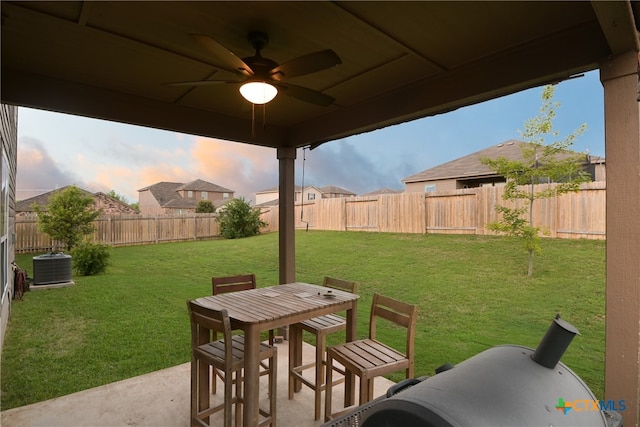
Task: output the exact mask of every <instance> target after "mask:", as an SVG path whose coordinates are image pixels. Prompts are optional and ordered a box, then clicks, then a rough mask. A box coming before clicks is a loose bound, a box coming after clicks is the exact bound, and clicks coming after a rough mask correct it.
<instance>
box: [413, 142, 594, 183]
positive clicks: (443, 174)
mask: <svg viewBox="0 0 640 427" xmlns="http://www.w3.org/2000/svg"><path fill="white" fill-rule="evenodd" d="M526 144H528V143H527V142H524V141H518V140H516V139H510V140H508V141H505V142H502V143H500V144H497V145H492V146H491V147H489V148H485V149H484V150H480V151H477V152H475V153H472V154H469V155H467V156H464V157H460V158H458V159H455V160H452V161H450V162H447V163H443V164H441V165H438V166H435V167H433V168H431V169H427V170H424V171H422V172H419V173H417V174H415V175H411V176H409V177H407V178H405V179H403V180H402V182H404V183H410V182H422V181H436V180H441V179H454V178H475V177H491V176H498V175H497V174H496V173H495V172H494V171H492V170H491V169H489V167H488V166H486V165H483V164H482V163H481V162H480V159H482V158H490V159H496V158H499V157H504V158H506V159H508V160H516V161H517V160H523V156H522V146H523V145H526ZM569 154H578V153H576V152H574V151H567V155H569ZM602 162H604V159H603V158H601V157H597V156H585V163H602Z"/></svg>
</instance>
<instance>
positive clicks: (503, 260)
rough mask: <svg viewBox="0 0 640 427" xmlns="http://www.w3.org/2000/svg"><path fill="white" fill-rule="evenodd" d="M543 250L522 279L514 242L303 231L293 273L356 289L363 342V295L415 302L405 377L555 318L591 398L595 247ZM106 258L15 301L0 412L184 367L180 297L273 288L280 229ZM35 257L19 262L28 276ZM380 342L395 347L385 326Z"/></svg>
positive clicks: (595, 381)
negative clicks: (571, 332) (236, 280)
mask: <svg viewBox="0 0 640 427" xmlns="http://www.w3.org/2000/svg"><path fill="white" fill-rule="evenodd" d="M542 246H543V253H542V254H540V255H539V256H538V257H537V258H536V261H535V267H534V277H533V278H527V277H526V269H527V255H526V253H525V252H524V250H522V248H521V244H520V242H519V241H518V240H514V239H511V238H506V237H483V236H456V235H410V234H383V233H364V232H328V231H310V232H304V231H300V232H298V233H297V234H296V254H297V257H296V265H297V269H296V278H297V280H298V281H304V282H310V283H318V284H320V283H322V278H323V276H324V275H325V274H326V275H332V276H335V277H340V278H345V279H351V280H356V281H357V282H358V283H359V293H360V294H361V300H360V304H359V314H358V333H359V335H360V336H365V335H366V334H367V332H368V312H369V307H370V304H371V295H372V294H373V293H374V292H379V293H382V294H385V295H388V296H391V297H394V298H397V299H401V300H404V301H409V302H413V303H415V304H418V305H419V318H418V328H417V335H416V355H415V357H416V370H415V372H416V376H421V375H432V374H433V371H434V369H435V368H436V367H438V366H440V365H442V364H444V363H446V362H451V363H454V364H455V363H459V362H461V361H463V360H465V359H467V358H469V357H472V356H473V355H475V354H477V353H478V352H481V351H483V350H485V349H487V348H490V347H492V346H495V345H500V344H519V345H524V346H528V347H532V348H535V347H536V346H537V345H538V342H539V341H540V339H541V338H542V336H543V335H544V333H545V332H546V330H547V328H548V326H549V325H550V323H551V322H552V319H553V317H554V316H555V315H556V313H561V314H562V317H563V318H564V319H565V320H567V321H568V322H570V323H572V324H573V325H574V326H576V327H577V328H578V329H579V330H580V333H581V335H579V336H577V337H576V338H575V339H574V340H573V342H572V344H571V345H570V346H569V349H568V350H567V352H566V354H565V355H564V357H563V358H562V361H563V362H564V363H565V364H567V365H568V366H569V367H570V368H571V369H572V370H573V371H575V372H576V373H577V374H578V375H579V376H580V377H581V378H582V379H583V380H584V381H585V382H586V383H587V385H588V386H589V387H590V388H591V389H592V391H593V392H594V394H595V395H596V397H598V398H600V397H602V394H603V387H604V386H603V384H604V293H605V242H603V241H590V240H551V239H545V240H543V242H542ZM111 254H112V262H113V265H112V266H111V267H110V268H109V269H108V271H107V273H106V274H101V275H98V276H92V277H74V280H75V282H76V286H73V287H69V288H61V289H53V290H47V291H37V292H28V293H27V294H26V295H25V298H24V300H23V301H14V304H13V309H12V317H11V320H10V322H9V326H8V329H7V334H6V339H5V344H4V349H3V353H2V401H1V405H2V409H3V410H4V409H9V408H12V407H16V406H22V405H25V404H29V403H33V402H37V401H40V400H45V399H49V398H53V397H56V396H60V395H65V394H68V393H72V392H75V391H79V390H83V389H87V388H90V387H95V386H98V385H102V384H106V383H110V382H113V381H118V380H121V379H125V378H129V377H132V376H136V375H140V374H143V373H147V372H150V371H154V370H158V369H162V368H166V367H170V366H174V365H177V364H180V363H184V362H187V361H188V360H189V340H190V337H189V333H190V332H189V326H188V325H189V321H188V318H187V312H186V305H185V300H187V299H188V298H196V297H200V296H203V295H208V294H210V292H211V276H212V275H220V276H222V275H231V274H240V273H246V272H255V273H256V276H257V279H258V284H259V286H270V285H276V284H277V282H278V235H277V233H271V234H266V235H261V236H257V237H252V238H247V239H239V240H215V241H201V242H188V243H172V244H160V245H149V246H132V247H124V248H115V249H112V250H111ZM32 257H33V255H20V256H18V257H17V262H18V264H19V265H20V266H21V267H23V268H26V269H27V270H28V271H29V273H30V275H31V272H32V261H31V259H32ZM381 335H382V339H383V340H388V341H393V340H394V339H395V337H393V335H394V334H393V331H391V330H384V329H383V330H382V331H381ZM391 378H392V379H393V380H396V381H397V380H400V379H401V376H399V375H397V376H393V377H391Z"/></svg>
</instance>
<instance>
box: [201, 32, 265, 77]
mask: <svg viewBox="0 0 640 427" xmlns="http://www.w3.org/2000/svg"><path fill="white" fill-rule="evenodd" d="M191 37H193V38H194V39H195V40H196V41H197V42H198V43H200V44H201V45H202V46H203V47H204V48H205V49H207V50H208V51H209V53H210V54H211V55H213V56H214V58H216V59H217V60H219V61H222V63H223V64H225V66H227V67H231V68H223V67H219V68H220V69H222V70H225V71H229V72H231V73H242V74H244V75H245V76H252V75H253V70H252V69H251V67H249V66H248V65H247V64H246V63H245V62H244V61H243V60H242V59H240V58H238V57H237V56H236V55H235V54H234V53H233V52H231V51H230V50H229V49H227V48H226V47H224V46H222V45H221V44H220V43H218V42H217V41H215V40H213V39H212V38H211V37H209V36H204V35H201V34H191Z"/></svg>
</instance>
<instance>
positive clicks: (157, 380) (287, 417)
mask: <svg viewBox="0 0 640 427" xmlns="http://www.w3.org/2000/svg"><path fill="white" fill-rule="evenodd" d="M277 346H278V410H277V411H278V412H277V424H278V425H279V426H281V427H312V426H320V425H322V420H318V421H314V420H313V392H312V391H311V390H310V389H309V388H308V387H302V391H301V392H300V393H297V394H296V396H295V397H294V399H293V400H289V399H288V396H287V387H288V380H287V375H286V372H287V363H288V341H285V342H284V343H279V344H277ZM314 351H315V349H314V347H313V346H311V345H308V344H305V345H304V348H303V360H305V361H307V360H308V361H312V360H313V358H314V355H315V353H314ZM312 371H313V370H310V371H309V374H312ZM189 379H190V363H185V364H182V365H178V366H174V367H172V368H168V369H163V370H160V371H156V372H151V373H149V374H145V375H141V376H138V377H134V378H129V379H126V380H123V381H118V382H115V383H111V384H107V385H104V386H100V387H96V388H92V389H89V390H85V391H81V392H77V393H73V394H70V395H67V396H62V397H58V398H55V399H51V400H47V401H43V402H38V403H34V404H31V405H27V406H22V407H19V408H13V409H9V410H6V411H2V412H1V413H0V425H2V427H31V426H33V427H36V426H37V427H72V426H73V427H75V426H95V427H119V426H149V427H151V426H153V427H159V426H167V427H173V426H175V427H189V425H190V424H189V399H190V395H189V384H190V380H189ZM391 385H393V382H391V381H389V380H387V379H385V378H376V381H375V395H376V397H377V396H380V395H383V394H384V393H385V392H386V391H387V389H388V388H389V387H390V386H391ZM343 387H344V385H343V384H341V385H338V386H336V387H335V388H334V400H333V402H334V404H333V405H334V407H335V408H336V409H339V408H341V407H342V406H341V405H342V397H343ZM218 394H220V392H218ZM261 396H266V390H265V391H264V392H261ZM323 411H324V402H323ZM214 417H216V419H215V421H216V422H215V423H214V425H216V424H217V425H221V424H222V422H221V420H220V418H221V413H220V414H216V415H214ZM212 419H213V418H212ZM218 421H219V422H218Z"/></svg>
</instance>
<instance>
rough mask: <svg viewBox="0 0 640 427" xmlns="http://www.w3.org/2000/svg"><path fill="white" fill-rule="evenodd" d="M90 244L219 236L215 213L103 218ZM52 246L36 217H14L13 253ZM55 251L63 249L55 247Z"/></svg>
mask: <svg viewBox="0 0 640 427" xmlns="http://www.w3.org/2000/svg"><path fill="white" fill-rule="evenodd" d="M93 225H94V226H95V227H96V231H95V232H94V233H93V241H94V242H97V243H103V244H106V245H109V246H130V245H146V244H153V243H161V242H179V241H185V240H202V239H213V238H217V237H219V236H220V227H219V224H218V221H217V216H216V214H215V213H213V214H212V213H203V214H189V215H152V216H146V215H105V216H102V217H100V218H98V219H97V220H96V221H94V222H93ZM54 243H55V242H52V241H51V238H50V237H49V236H48V235H47V234H45V233H42V232H40V231H39V230H38V220H37V218H36V217H35V216H18V217H16V252H17V253H32V252H46V251H50V250H52V249H53V245H54ZM56 247H57V248H58V249H64V248H63V247H60V246H59V245H56Z"/></svg>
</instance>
